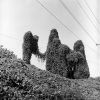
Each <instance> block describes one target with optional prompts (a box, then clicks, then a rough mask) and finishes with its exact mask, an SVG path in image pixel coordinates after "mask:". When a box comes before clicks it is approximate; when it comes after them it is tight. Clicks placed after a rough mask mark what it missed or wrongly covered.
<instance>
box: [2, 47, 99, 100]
mask: <svg viewBox="0 0 100 100" xmlns="http://www.w3.org/2000/svg"><path fill="white" fill-rule="evenodd" d="M0 100H100V81H98V80H97V79H93V78H89V79H84V80H83V79H81V80H70V79H67V78H64V77H60V76H59V75H54V74H52V73H50V72H47V71H43V70H40V69H38V68H37V67H35V66H34V65H26V64H25V63H24V62H23V61H22V60H21V59H17V57H16V56H15V55H14V54H13V52H10V51H8V50H7V49H3V48H2V47H0Z"/></svg>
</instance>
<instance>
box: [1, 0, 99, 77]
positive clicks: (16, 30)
mask: <svg viewBox="0 0 100 100" xmlns="http://www.w3.org/2000/svg"><path fill="white" fill-rule="evenodd" d="M39 1H40V2H41V3H42V4H43V5H44V7H46V8H47V9H49V11H50V12H51V13H52V14H53V15H54V16H56V18H57V19H59V20H60V22H59V21H58V20H57V19H56V18H55V17H54V16H52V15H51V14H50V13H49V12H47V11H46V9H44V8H43V7H42V6H41V5H40V4H39V3H38V2H37V0H0V45H3V46H4V47H6V48H7V49H9V50H12V51H14V53H15V54H16V55H17V56H18V58H22V42H23V35H24V34H25V32H27V31H32V33H33V35H34V34H36V35H38V36H39V48H40V50H41V52H45V50H46V46H47V42H48V36H49V34H50V30H51V29H52V28H56V29H57V30H58V32H59V36H60V39H61V42H62V43H63V44H66V45H68V46H69V47H70V48H71V49H72V47H73V44H74V42H75V41H76V40H78V39H81V40H82V41H83V42H84V45H85V50H86V51H85V52H86V57H87V61H88V65H89V68H90V73H91V76H93V77H95V76H100V67H99V66H100V63H99V62H100V52H99V51H100V47H99V46H96V43H100V28H99V27H100V11H99V10H100V7H99V6H100V0H61V1H63V3H64V5H65V7H64V5H62V4H61V2H60V0H39ZM68 11H69V12H68ZM67 28H69V29H70V30H71V31H69V30H68V29H67ZM75 35H76V36H75ZM77 37H78V38H77ZM31 63H32V64H34V65H36V66H37V67H39V68H41V69H45V62H44V63H42V62H39V61H38V59H37V58H35V57H34V55H33V56H32V60H31Z"/></svg>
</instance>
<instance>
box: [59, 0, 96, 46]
mask: <svg viewBox="0 0 100 100" xmlns="http://www.w3.org/2000/svg"><path fill="white" fill-rule="evenodd" d="M59 2H60V3H61V4H62V5H63V7H64V8H65V9H66V10H67V11H68V13H69V14H70V15H71V16H72V18H73V19H74V20H75V21H76V22H77V23H78V24H79V25H80V26H81V28H82V29H83V30H84V32H85V33H86V34H87V35H88V36H89V37H90V39H91V40H92V41H93V42H94V44H95V45H96V41H95V40H94V39H93V38H92V36H91V35H90V34H89V32H88V31H87V30H86V29H85V28H84V27H83V26H82V24H81V23H80V22H79V21H78V20H77V18H76V17H75V16H74V15H73V13H72V12H71V11H70V9H69V8H68V7H67V6H66V5H65V4H64V2H63V1H62V0H59Z"/></svg>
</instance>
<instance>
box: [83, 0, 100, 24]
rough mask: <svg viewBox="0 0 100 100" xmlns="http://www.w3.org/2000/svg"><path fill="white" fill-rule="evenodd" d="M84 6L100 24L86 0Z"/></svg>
mask: <svg viewBox="0 0 100 100" xmlns="http://www.w3.org/2000/svg"><path fill="white" fill-rule="evenodd" d="M84 2H85V4H86V6H87V7H88V9H89V10H90V12H91V13H92V15H93V16H94V18H95V20H96V21H97V22H98V23H99V24H100V21H99V19H98V18H97V17H96V16H95V14H94V12H93V11H92V10H91V8H90V6H89V5H88V3H87V1H86V0H84Z"/></svg>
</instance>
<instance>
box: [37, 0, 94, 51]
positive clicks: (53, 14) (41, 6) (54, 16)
mask: <svg viewBox="0 0 100 100" xmlns="http://www.w3.org/2000/svg"><path fill="white" fill-rule="evenodd" d="M36 2H37V3H39V4H40V5H41V7H43V8H44V9H45V10H46V11H47V12H48V13H50V14H51V15H52V16H53V17H54V18H55V19H56V20H57V21H58V22H59V23H60V24H61V25H63V26H64V27H65V28H66V29H67V30H68V31H70V32H71V33H72V34H73V35H74V36H75V37H76V38H77V39H80V38H79V37H78V36H77V35H76V34H75V33H74V32H73V31H72V30H71V29H70V28H69V27H68V26H66V25H65V24H64V23H63V22H62V21H61V20H60V19H59V18H58V17H57V16H56V15H55V14H53V13H52V12H51V11H50V10H49V9H48V8H47V7H45V6H44V5H43V4H42V3H41V2H40V1H39V0H36ZM86 46H87V47H89V48H90V49H91V50H92V51H93V52H95V50H94V49H93V48H91V47H90V46H88V45H86Z"/></svg>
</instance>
